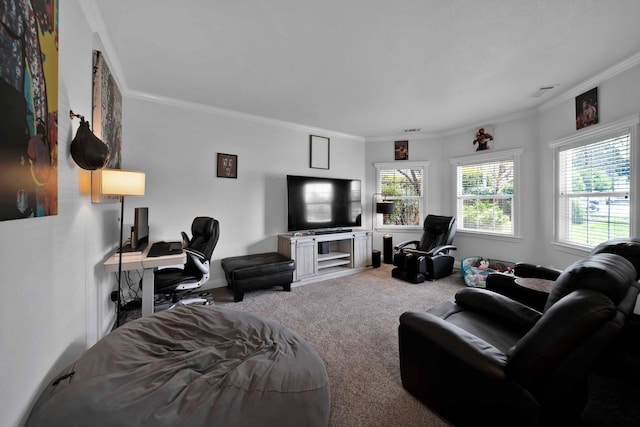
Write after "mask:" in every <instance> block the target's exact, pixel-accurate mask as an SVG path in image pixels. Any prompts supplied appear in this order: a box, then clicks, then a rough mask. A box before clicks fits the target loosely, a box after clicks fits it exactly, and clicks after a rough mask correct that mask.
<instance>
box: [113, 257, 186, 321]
mask: <svg viewBox="0 0 640 427" xmlns="http://www.w3.org/2000/svg"><path fill="white" fill-rule="evenodd" d="M150 249H151V244H149V245H147V248H146V249H145V250H144V252H142V254H141V255H124V256H123V257H122V271H128V270H144V273H143V275H142V315H143V316H146V315H149V314H151V313H153V301H154V298H153V294H154V292H153V272H154V270H155V269H156V268H157V267H168V266H171V265H184V263H185V262H186V261H187V254H186V253H185V252H182V253H180V254H176V255H166V256H158V257H148V256H147V253H149V250H150ZM118 258H119V254H118V253H117V252H116V253H114V254H113V255H112V256H111V257H110V258H109V259H108V260H106V261H105V262H104V269H105V271H106V272H107V273H114V272H115V273H117V272H118V263H119V261H118ZM118 292H120V289H118Z"/></svg>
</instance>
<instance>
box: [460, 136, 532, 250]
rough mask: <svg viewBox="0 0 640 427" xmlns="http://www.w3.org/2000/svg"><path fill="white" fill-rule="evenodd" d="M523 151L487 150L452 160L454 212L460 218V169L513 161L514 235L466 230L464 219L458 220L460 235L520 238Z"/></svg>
mask: <svg viewBox="0 0 640 427" xmlns="http://www.w3.org/2000/svg"><path fill="white" fill-rule="evenodd" d="M523 151H524V150H523V149H522V148H514V149H511V150H500V151H493V150H487V151H486V152H483V153H476V154H473V155H470V156H463V157H454V158H452V159H451V160H450V162H451V165H452V168H451V169H452V182H453V183H455V185H454V186H453V192H454V194H453V200H454V201H455V206H454V212H456V216H458V213H459V212H460V211H461V205H460V204H461V203H462V202H463V199H462V198H460V197H459V194H460V188H461V186H462V183H461V182H459V181H458V167H460V166H469V165H478V164H483V163H492V162H500V161H509V160H510V161H513V204H512V207H511V209H512V221H513V231H512V233H511V234H506V233H494V232H491V231H481V230H475V229H473V230H468V229H464V228H463V227H462V224H463V221H462V218H459V219H458V218H456V220H457V223H458V231H457V232H458V233H468V234H470V235H480V236H495V237H497V238H506V239H511V238H518V239H519V238H520V192H521V190H520V188H521V187H520V156H521V155H522V153H523Z"/></svg>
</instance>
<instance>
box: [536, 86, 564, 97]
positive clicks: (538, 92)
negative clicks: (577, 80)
mask: <svg viewBox="0 0 640 427" xmlns="http://www.w3.org/2000/svg"><path fill="white" fill-rule="evenodd" d="M557 86H558V85H557V84H555V85H547V86H542V87H541V88H540V89H538V90H536V91H535V92H533V93H532V94H531V97H532V98H540V97H541V96H542V95H544V94H545V93H547V92H549V91H550V90H552V89H553V88H555V87H557Z"/></svg>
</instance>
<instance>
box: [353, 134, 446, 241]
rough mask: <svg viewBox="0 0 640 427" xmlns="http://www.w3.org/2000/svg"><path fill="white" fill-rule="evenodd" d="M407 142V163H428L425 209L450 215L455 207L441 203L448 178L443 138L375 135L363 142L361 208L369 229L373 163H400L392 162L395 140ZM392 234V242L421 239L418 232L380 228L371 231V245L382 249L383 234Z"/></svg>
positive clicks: (374, 179) (373, 189) (400, 163)
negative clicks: (366, 190) (363, 160)
mask: <svg viewBox="0 0 640 427" xmlns="http://www.w3.org/2000/svg"><path fill="white" fill-rule="evenodd" d="M404 140H408V141H409V160H408V161H409V162H428V163H429V166H428V171H427V176H426V177H425V179H426V182H427V194H428V197H427V200H426V204H427V206H426V210H427V211H428V212H429V213H432V214H436V215H451V214H452V213H453V212H455V210H452V208H451V207H450V206H448V205H446V204H444V203H443V198H444V193H446V191H447V188H448V185H449V179H450V177H449V176H448V175H447V172H448V170H449V169H448V161H446V164H445V161H443V159H444V154H443V141H442V138H440V137H427V136H420V137H419V138H414V139H411V138H410V137H406V136H405V137H401V136H399V137H397V138H388V139H387V138H375V139H372V140H368V141H367V142H366V147H367V150H366V159H365V162H366V169H367V170H366V175H367V188H368V192H367V193H366V195H365V196H366V197H364V198H363V210H364V214H365V216H364V217H365V219H363V221H364V222H363V225H366V226H367V227H368V228H371V211H372V206H371V204H372V200H371V196H372V194H373V193H374V192H376V190H377V188H376V187H377V186H376V179H377V177H376V167H375V164H376V163H386V162H396V163H397V164H398V166H402V164H403V162H404V160H398V161H395V160H394V157H395V153H394V141H404ZM383 234H392V239H393V244H394V245H397V244H398V243H400V242H404V241H407V240H417V239H420V236H421V235H422V232H421V231H417V230H415V231H406V230H404V231H400V230H389V229H385V228H383V227H381V228H379V229H376V230H374V234H373V247H374V249H378V250H382V249H383V247H382V235H383Z"/></svg>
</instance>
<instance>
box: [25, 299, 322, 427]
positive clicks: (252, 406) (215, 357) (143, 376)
mask: <svg viewBox="0 0 640 427" xmlns="http://www.w3.org/2000/svg"><path fill="white" fill-rule="evenodd" d="M329 410H330V392H329V378H328V376H327V372H326V369H325V366H324V364H323V362H322V360H321V359H320V357H319V356H318V354H317V353H316V351H315V350H314V349H313V348H311V346H310V345H309V344H308V343H307V342H306V341H305V340H304V339H303V338H302V337H300V336H299V335H297V334H296V333H294V332H292V331H291V330H289V329H287V328H285V327H284V326H282V325H281V324H279V323H277V322H274V321H269V320H266V319H263V318H260V317H258V316H255V315H252V314H249V313H245V312H242V311H238V310H233V309H227V308H223V307H217V306H183V307H177V308H176V309H173V310H168V311H163V312H160V313H156V314H154V315H152V316H147V317H143V318H141V319H137V320H135V321H132V322H129V323H127V324H125V325H124V326H122V327H120V328H118V329H117V330H115V331H114V332H112V333H110V334H109V335H107V336H106V337H104V338H103V339H102V340H100V341H99V342H98V343H96V344H95V345H94V346H93V347H92V348H90V349H89V350H87V351H86V352H85V353H84V354H83V355H82V356H81V357H80V358H79V359H78V360H77V361H76V362H75V363H73V364H71V365H70V366H69V367H67V368H66V369H65V370H63V371H62V372H61V373H60V374H59V375H56V377H55V378H54V379H53V380H52V381H51V383H50V384H49V385H48V386H47V387H46V389H45V390H44V392H43V393H42V395H41V396H40V398H39V400H38V401H37V402H36V404H35V406H34V408H33V410H32V412H31V415H30V417H29V419H28V421H27V424H26V426H27V427H33V426H89V425H90V426H154V427H159V426H172V427H174V426H179V427H188V426H258V425H259V426H326V425H328V423H329Z"/></svg>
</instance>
